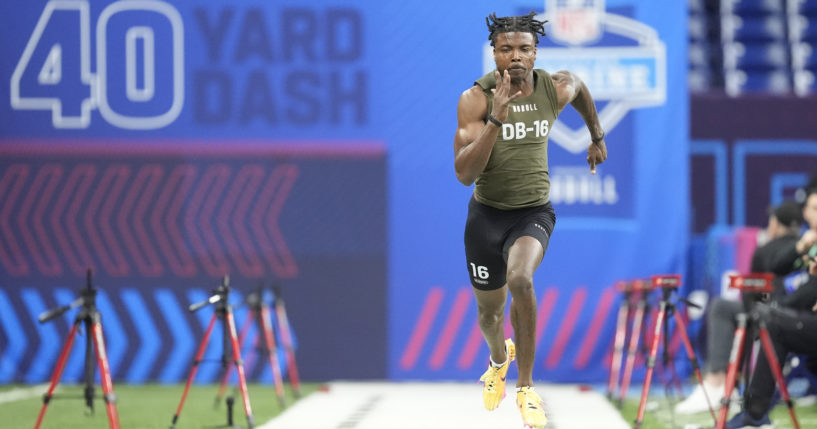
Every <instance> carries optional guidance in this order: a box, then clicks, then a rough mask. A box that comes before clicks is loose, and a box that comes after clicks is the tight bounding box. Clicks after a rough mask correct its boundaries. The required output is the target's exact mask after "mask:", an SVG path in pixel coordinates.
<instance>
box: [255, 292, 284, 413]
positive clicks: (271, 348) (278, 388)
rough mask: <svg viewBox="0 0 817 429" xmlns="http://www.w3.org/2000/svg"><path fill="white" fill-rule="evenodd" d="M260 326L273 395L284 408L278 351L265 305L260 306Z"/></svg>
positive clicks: (282, 382) (267, 308)
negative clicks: (273, 388)
mask: <svg viewBox="0 0 817 429" xmlns="http://www.w3.org/2000/svg"><path fill="white" fill-rule="evenodd" d="M261 324H262V326H263V328H264V341H265V342H266V345H267V352H268V353H269V365H270V369H272V381H273V383H274V384H275V394H276V395H278V402H279V403H280V404H281V406H284V403H285V401H284V380H283V377H281V367H280V365H278V350H277V348H276V345H275V337H274V336H273V335H272V318H271V315H270V311H269V307H267V305H266V304H263V305H262V306H261Z"/></svg>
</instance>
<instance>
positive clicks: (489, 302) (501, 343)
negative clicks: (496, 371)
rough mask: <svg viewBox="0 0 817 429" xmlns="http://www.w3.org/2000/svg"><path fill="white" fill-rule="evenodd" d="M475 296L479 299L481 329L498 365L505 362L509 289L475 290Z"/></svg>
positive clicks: (503, 287) (492, 356)
mask: <svg viewBox="0 0 817 429" xmlns="http://www.w3.org/2000/svg"><path fill="white" fill-rule="evenodd" d="M474 294H475V295H476V297H477V308H478V312H479V328H480V330H481V331H482V336H483V337H485V342H487V343H488V348H489V349H490V350H491V360H493V361H494V362H496V363H502V362H505V358H506V356H505V333H504V324H505V300H506V299H507V296H508V287H507V286H502V287H501V288H499V289H496V290H479V289H474Z"/></svg>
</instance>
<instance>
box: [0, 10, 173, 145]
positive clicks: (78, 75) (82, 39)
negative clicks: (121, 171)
mask: <svg viewBox="0 0 817 429" xmlns="http://www.w3.org/2000/svg"><path fill="white" fill-rule="evenodd" d="M145 13H150V14H158V15H159V16H161V17H163V18H164V19H165V20H166V21H167V22H168V23H169V24H170V29H171V31H170V34H171V36H172V47H171V49H161V50H160V49H156V40H155V36H154V35H155V31H154V30H155V29H154V28H153V27H151V26H150V25H131V26H130V27H129V28H127V29H126V31H124V32H123V31H121V30H122V29H120V28H118V27H117V26H116V25H112V24H111V22H112V18H114V17H117V18H121V17H122V16H127V14H134V15H135V16H141V18H142V19H144V14H145ZM140 14H141V15H140ZM116 22H117V23H122V22H123V20H122V19H119V20H118V21H116ZM125 22H127V21H125ZM152 22H155V20H154V21H152ZM111 30H117V31H111ZM90 31H91V21H90V13H89V6H88V1H87V0H52V1H49V2H48V3H47V4H46V5H45V9H43V13H42V14H41V15H40V19H39V20H38V21H37V25H36V26H35V27H34V31H33V32H32V34H31V37H30V38H29V39H28V43H27V44H26V47H25V49H24V50H23V54H22V55H21V56H20V60H19V61H18V62H17V66H16V67H15V68H14V73H13V74H12V75H11V88H10V92H11V106H12V107H13V108H14V109H31V110H50V111H51V119H52V122H53V124H54V127H56V128H87V127H88V126H89V125H90V123H91V111H92V110H93V109H95V108H99V113H100V114H102V117H103V118H105V120H106V121H108V122H109V123H110V124H112V125H114V126H117V127H120V128H127V129H155V128H161V127H164V126H166V125H168V124H170V123H171V122H173V121H174V120H175V119H176V118H177V117H178V116H179V113H180V112H181V109H182V105H183V103H184V28H183V23H182V19H181V16H180V15H179V12H178V11H177V10H176V9H175V8H174V7H173V6H171V5H169V4H167V3H165V2H162V1H157V0H123V1H117V2H114V3H111V4H110V5H108V6H107V7H106V8H105V9H104V10H103V11H102V13H101V14H100V15H99V19H98V21H97V25H96V74H94V73H91V38H90ZM111 33H113V34H114V35H115V36H119V38H120V40H112V41H109V40H108V36H109V34H111ZM121 38H124V40H121ZM120 46H121V47H123V48H124V54H125V55H124V58H123V56H121V55H109V53H116V54H118V53H119V52H114V51H115V50H116V49H117V47H120ZM120 52H121V49H120ZM158 52H163V53H165V55H166V56H167V57H166V58H157V55H158ZM122 59H124V64H116V65H117V66H120V67H118V68H117V67H109V66H110V63H109V62H110V61H121V60H122ZM77 60H78V61H77ZM162 60H164V61H162ZM157 64H163V65H166V67H169V68H172V72H171V73H170V76H172V78H171V80H170V82H169V85H171V86H172V90H171V91H168V92H169V94H170V95H169V98H168V99H167V100H158V98H157V91H156V85H157V83H156V82H157V79H156V75H157V73H158V72H157V66H156V65H157ZM109 68H112V69H115V70H123V71H124V76H120V75H111V76H109ZM138 77H141V79H139V78H138ZM123 78H124V82H123V83H124V85H109V82H110V81H111V79H114V80H115V79H120V80H122V79H123ZM123 89H124V91H122V90H123ZM112 91H120V92H124V94H121V93H120V94H116V93H112ZM111 97H113V98H115V99H116V100H117V102H116V103H111V102H110V99H111ZM166 98H167V97H166ZM151 102H152V104H151ZM157 104H160V105H158V106H157ZM145 111H148V113H147V114H143V115H138V114H134V113H136V112H143V113H144V112H145Z"/></svg>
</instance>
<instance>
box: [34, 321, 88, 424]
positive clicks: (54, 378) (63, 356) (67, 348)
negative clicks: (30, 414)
mask: <svg viewBox="0 0 817 429" xmlns="http://www.w3.org/2000/svg"><path fill="white" fill-rule="evenodd" d="M79 322H80V321H79V320H77V321H76V322H74V325H73V326H72V327H71V332H69V333H68V338H67V339H66V340H65V345H64V346H63V347H62V351H61V352H60V358H59V360H57V366H56V367H55V368H54V373H53V374H52V375H51V385H50V386H48V391H47V392H46V394H45V395H44V396H43V407H42V408H41V409H40V415H38V416H37V423H35V424H34V429H40V425H41V424H42V422H43V417H45V410H46V408H48V403H49V402H51V398H52V397H53V396H54V389H56V388H57V384H59V382H60V378H61V377H62V371H63V370H64V369H65V362H66V361H67V360H68V354H69V353H70V352H71V346H72V345H73V344H74V338H75V337H76V334H77V327H78V326H79Z"/></svg>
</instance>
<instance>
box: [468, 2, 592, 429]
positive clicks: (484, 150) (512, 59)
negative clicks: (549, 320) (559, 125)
mask: <svg viewBox="0 0 817 429" xmlns="http://www.w3.org/2000/svg"><path fill="white" fill-rule="evenodd" d="M534 17H535V13H534V12H531V13H530V14H528V15H523V16H511V17H503V18H497V16H496V14H491V15H490V16H489V17H488V18H486V23H487V24H488V30H489V31H490V34H489V36H488V38H489V39H490V40H491V45H492V46H493V47H494V50H493V53H494V61H495V62H496V70H494V71H493V72H490V73H488V74H486V75H485V76H483V77H482V78H480V79H479V80H477V81H476V82H475V83H474V86H472V87H471V88H469V89H467V90H466V91H465V92H463V93H462V95H461V96H460V99H459V104H458V106H457V133H456V135H455V136H454V154H455V160H454V165H455V169H456V172H457V179H458V180H459V181H460V182H462V184H463V185H466V186H470V185H471V184H472V183H475V182H476V186H475V188H474V195H473V197H472V198H471V201H470V202H469V205H468V219H467V221H466V224H465V257H466V261H467V264H468V273H469V275H470V277H471V284H472V286H473V287H474V294H475V295H476V299H477V304H478V308H479V326H480V329H481V330H482V334H483V336H484V337H485V341H486V342H487V343H488V347H489V348H490V350H491V356H490V364H489V367H488V370H487V371H485V374H483V375H482V378H480V380H481V381H482V382H483V383H484V386H483V392H482V395H483V402H484V405H485V408H486V409H488V410H493V409H496V408H497V407H498V406H499V402H500V401H501V400H502V398H503V397H504V396H505V375H506V373H507V372H508V367H509V366H510V363H511V362H512V361H513V360H514V358H516V359H517V366H518V369H519V380H518V381H517V383H516V387H517V393H516V403H517V407H518V408H519V411H520V412H521V413H522V419H523V420H524V422H525V424H527V425H528V426H530V427H534V428H543V427H544V426H545V424H547V418H546V416H545V412H544V409H543V408H542V399H541V398H540V397H539V395H538V394H537V393H536V392H535V391H534V388H533V374H532V373H533V361H534V353H535V350H534V349H535V344H534V333H535V330H536V295H535V293H534V289H533V273H534V271H535V270H536V268H537V267H538V266H539V264H540V263H541V262H542V257H543V256H544V254H545V250H547V247H548V241H549V240H550V235H551V233H552V232H553V226H554V224H555V222H556V216H555V214H554V212H553V207H552V206H551V204H550V201H549V198H548V193H549V189H550V181H549V178H548V163H547V139H548V133H549V131H550V128H551V127H552V126H553V123H554V121H555V120H556V117H557V116H558V115H559V112H561V111H562V109H564V107H565V106H567V104H568V103H569V104H571V105H572V106H573V108H574V109H576V111H578V112H579V114H581V116H582V118H583V119H584V122H585V124H586V125H587V128H588V129H589V130H590V137H591V140H592V141H591V143H590V144H589V147H588V149H587V163H588V164H589V165H590V172H591V173H593V174H595V173H596V165H598V164H601V163H602V162H604V160H605V159H607V148H606V146H605V143H604V130H602V127H601V124H600V123H599V118H598V115H597V113H596V107H595V104H594V103H593V99H592V97H591V96H590V92H589V91H588V89H587V87H586V86H585V85H584V83H583V82H582V81H581V80H580V79H579V78H578V77H577V76H576V75H574V74H573V73H571V72H569V71H566V70H561V71H557V72H556V73H553V74H549V73H548V72H546V71H544V70H539V69H534V68H533V65H534V61H535V60H536V45H537V44H538V42H539V37H538V36H539V35H542V36H544V35H545V30H544V24H545V22H546V21H545V22H543V21H538V20H536V19H534ZM508 291H510V293H511V309H510V315H511V324H512V325H513V329H514V336H515V339H516V345H514V342H513V341H512V340H511V339H510V338H509V339H507V340H506V339H504V335H503V325H504V313H505V303H506V299H507V295H508Z"/></svg>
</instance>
